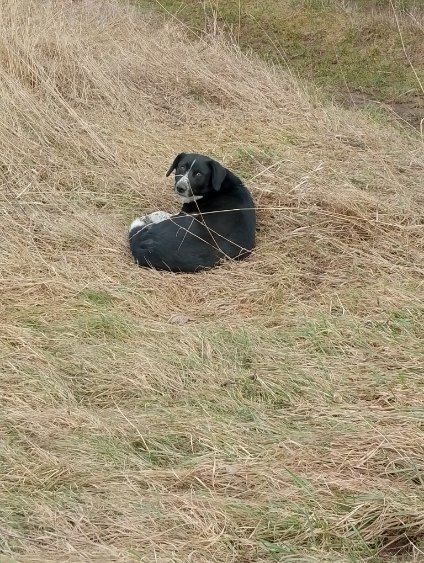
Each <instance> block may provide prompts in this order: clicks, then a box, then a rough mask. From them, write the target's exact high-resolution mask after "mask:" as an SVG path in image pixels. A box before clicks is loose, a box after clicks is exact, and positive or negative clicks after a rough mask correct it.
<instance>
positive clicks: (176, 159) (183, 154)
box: [166, 152, 186, 177]
mask: <svg viewBox="0 0 424 563" xmlns="http://www.w3.org/2000/svg"><path fill="white" fill-rule="evenodd" d="M185 155H186V153H185V152H180V154H177V156H176V157H175V158H174V162H173V163H172V164H171V168H170V169H169V170H168V172H167V173H166V177H168V176H169V175H170V174H171V172H172V171H173V170H175V169H176V168H177V166H178V163H179V162H180V160H181V159H182V158H184V157H185Z"/></svg>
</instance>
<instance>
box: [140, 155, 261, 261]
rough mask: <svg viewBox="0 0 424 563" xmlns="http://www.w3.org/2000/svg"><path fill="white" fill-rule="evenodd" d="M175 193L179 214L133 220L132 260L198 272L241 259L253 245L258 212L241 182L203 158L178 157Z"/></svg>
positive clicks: (159, 213)
mask: <svg viewBox="0 0 424 563" xmlns="http://www.w3.org/2000/svg"><path fill="white" fill-rule="evenodd" d="M174 171H175V186H174V190H175V193H176V195H177V196H178V198H179V199H180V201H181V202H182V204H183V206H182V209H181V212H180V213H179V214H178V215H171V214H169V213H167V212H165V211H155V212H154V213H151V214H150V215H145V216H142V217H139V218H137V219H135V220H134V221H133V222H132V224H131V226H130V230H129V242H130V249H131V253H132V255H133V258H134V262H135V263H136V264H138V265H139V266H144V267H149V268H154V269H157V270H169V271H172V272H199V271H201V270H205V269H210V268H213V267H214V266H216V265H218V264H219V263H221V262H222V260H223V259H225V258H228V259H232V260H241V259H243V258H246V257H247V256H249V254H250V253H251V251H252V249H253V248H254V246H255V231H256V212H255V206H254V203H253V199H252V196H251V194H250V192H249V191H248V189H247V188H246V187H245V186H244V184H243V182H242V181H241V180H240V179H239V178H237V176H235V175H234V174H233V173H232V172H230V171H229V170H227V169H226V168H224V167H223V166H222V165H221V164H220V163H219V162H217V161H216V160H213V159H212V158H209V157H207V156H204V155H201V154H194V153H191V154H187V153H180V154H178V155H177V156H176V157H175V159H174V161H173V163H172V164H171V166H170V168H169V170H168V172H167V173H166V176H167V177H168V176H169V175H170V174H171V173H172V172H174Z"/></svg>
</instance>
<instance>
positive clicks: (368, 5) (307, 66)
mask: <svg viewBox="0 0 424 563" xmlns="http://www.w3.org/2000/svg"><path fill="white" fill-rule="evenodd" d="M136 2H137V3H138V4H141V5H143V6H153V7H155V8H156V9H158V10H159V11H162V12H164V13H165V14H166V15H167V17H169V15H172V16H173V17H174V18H176V19H177V20H180V21H182V22H184V23H186V24H188V26H189V29H190V30H191V31H190V33H191V34H199V33H203V32H204V31H205V30H206V32H216V30H217V29H220V30H222V29H223V30H225V31H226V32H227V33H229V34H230V35H231V36H232V37H233V38H234V40H235V41H236V42H237V43H238V44H239V45H240V46H241V47H242V48H243V49H245V50H253V51H254V52H255V53H257V54H259V55H260V56H261V57H263V58H264V59H265V60H267V61H271V62H273V63H277V64H281V65H282V66H283V67H284V68H288V69H290V71H291V72H293V73H295V74H296V75H299V76H300V77H301V78H303V79H307V80H310V81H312V82H314V83H315V84H318V85H319V86H320V87H321V88H322V89H323V91H324V92H326V93H327V94H328V95H329V96H333V97H334V98H335V99H336V100H337V101H339V102H341V103H343V104H345V105H349V106H352V107H356V108H361V109H364V110H365V111H366V112H367V113H369V114H370V115H371V116H372V117H374V118H376V119H380V120H386V121H387V120H388V119H389V120H390V119H391V118H393V117H394V116H396V117H397V118H400V119H401V121H402V122H404V123H405V122H406V123H409V124H412V125H413V126H415V127H418V128H419V127H420V124H421V120H422V119H423V117H424V90H423V85H424V62H423V61H424V3H423V2H422V1H421V0H359V1H358V0H356V1H353V0H352V1H343V0H262V1H260V2H258V1H256V0H211V1H209V2H204V0H184V1H182V0H136Z"/></svg>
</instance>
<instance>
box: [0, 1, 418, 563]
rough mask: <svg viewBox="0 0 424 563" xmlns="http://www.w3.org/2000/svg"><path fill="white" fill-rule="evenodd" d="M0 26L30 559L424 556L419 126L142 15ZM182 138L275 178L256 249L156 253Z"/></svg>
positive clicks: (3, 420)
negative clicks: (137, 224) (147, 227)
mask: <svg viewBox="0 0 424 563" xmlns="http://www.w3.org/2000/svg"><path fill="white" fill-rule="evenodd" d="M0 17H1V20H2V30H3V31H2V36H1V39H0V60H1V68H0V73H1V76H0V84H1V98H0V105H1V113H0V147H1V152H0V155H1V157H0V158H1V185H2V189H1V196H0V197H1V225H2V232H3V236H2V239H1V249H0V250H1V255H0V260H1V273H0V276H1V277H0V291H1V317H0V319H1V320H0V326H1V336H2V338H1V348H0V354H1V362H2V363H1V369H2V383H1V411H0V436H1V458H0V460H1V461H0V464H1V487H0V531H1V534H0V549H1V552H2V554H3V556H4V557H5V558H6V559H5V560H11V559H15V560H19V561H49V560H50V561H63V560H69V561H77V560H81V559H89V560H96V559H97V560H102V561H105V560H108V561H112V560H113V561H115V560H121V561H129V560H142V561H149V562H150V561H160V562H166V561H188V560H190V561H199V562H202V561H204V562H206V561H207V562H210V561H216V562H224V561H237V562H242V561H246V562H247V561H271V560H280V561H326V560H328V561H362V560H369V561H378V560H382V559H384V558H394V557H395V556H399V557H400V558H403V559H406V560H409V561H410V560H416V561H418V560H420V559H422V557H423V552H424V539H423V538H424V516H423V515H424V409H423V401H424V393H423V372H422V367H423V346H422V344H423V340H422V337H423V334H422V326H423V308H422V303H423V301H422V298H423V294H422V280H423V277H422V274H423V270H422V266H423V260H422V258H423V254H422V230H421V224H422V223H421V222H422V209H423V203H424V198H423V190H422V187H423V186H422V180H423V170H424V164H423V160H422V157H423V153H422V145H421V143H420V140H419V139H418V137H414V136H407V135H406V134H405V133H404V132H403V133H402V132H400V131H397V130H396V129H394V128H389V126H383V125H378V124H376V123H373V122H371V121H367V119H366V118H365V117H361V116H358V115H357V114H354V113H349V112H348V111H344V110H341V109H338V108H336V107H331V106H326V107H323V106H322V105H320V104H319V103H318V102H317V101H316V100H314V99H313V98H311V97H310V96H307V95H306V94H305V93H304V92H303V91H302V89H301V87H300V86H299V85H298V84H297V83H296V82H295V81H294V80H293V79H292V78H291V77H290V76H288V75H286V74H284V73H283V72H281V71H279V70H275V69H272V68H270V67H268V66H266V64H265V63H263V62H260V61H257V60H250V59H249V58H247V57H245V56H244V55H242V54H240V52H238V51H236V50H234V49H231V48H229V47H227V46H225V44H223V42H222V41H221V40H220V39H219V38H215V39H213V40H212V39H211V40H210V42H203V41H202V42H199V43H192V42H189V41H188V40H187V37H186V34H185V31H184V28H181V29H178V28H176V27H175V24H170V25H165V26H163V25H162V24H160V23H158V22H157V21H156V20H155V19H154V18H153V17H151V16H148V15H146V14H143V13H140V12H138V11H137V10H136V9H132V8H129V7H127V6H125V5H122V4H119V3H113V2H109V3H108V2H104V1H102V2H100V1H99V2H95V1H89V0H87V1H80V2H63V1H57V2H50V1H43V2H40V1H36V0H33V1H31V0H20V1H18V0H3V1H2V2H1V8H0ZM180 150H193V151H201V152H204V153H208V154H211V155H214V156H215V157H217V158H218V159H220V160H221V161H223V162H224V163H225V164H227V165H228V166H229V167H231V168H232V169H233V170H234V171H235V172H236V173H239V174H241V175H242V176H243V177H244V178H245V179H246V181H247V183H248V185H249V186H250V187H251V188H252V191H253V192H254V195H255V198H256V201H257V203H258V207H259V222H260V232H259V233H258V247H257V251H256V252H255V254H254V256H253V257H252V258H251V259H249V260H247V261H245V262H243V263H239V264H231V263H227V264H225V265H224V266H223V267H220V268H218V269H215V270H213V271H211V272H206V273H202V274H198V275H195V276H190V275H172V274H169V273H157V272H154V271H149V270H142V269H137V268H135V267H134V266H133V264H132V263H131V260H130V257H129V254H128V251H127V243H126V227H127V225H128V223H129V221H130V220H131V219H133V217H134V216H135V215H136V214H138V213H139V212H141V211H148V212H149V211H152V210H155V209H158V208H161V209H168V210H169V209H176V204H175V202H174V199H173V196H172V193H171V190H170V182H168V181H166V180H165V178H164V173H165V171H166V169H167V166H168V164H169V162H170V160H171V158H172V157H173V155H174V154H175V153H176V152H177V151H180Z"/></svg>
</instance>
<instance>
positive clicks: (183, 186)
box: [175, 176, 192, 197]
mask: <svg viewBox="0 0 424 563" xmlns="http://www.w3.org/2000/svg"><path fill="white" fill-rule="evenodd" d="M175 191H176V192H177V194H178V195H179V196H184V197H190V196H191V195H192V193H191V186H190V181H189V179H188V178H187V177H186V176H183V177H182V178H180V179H179V180H177V182H175Z"/></svg>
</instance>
